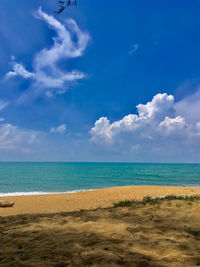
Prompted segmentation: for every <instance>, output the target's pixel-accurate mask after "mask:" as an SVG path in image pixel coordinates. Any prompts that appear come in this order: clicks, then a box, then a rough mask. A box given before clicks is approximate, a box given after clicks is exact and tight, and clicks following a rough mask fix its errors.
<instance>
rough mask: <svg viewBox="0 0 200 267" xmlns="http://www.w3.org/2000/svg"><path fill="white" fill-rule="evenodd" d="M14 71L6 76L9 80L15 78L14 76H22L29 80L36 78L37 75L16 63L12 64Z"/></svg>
mask: <svg viewBox="0 0 200 267" xmlns="http://www.w3.org/2000/svg"><path fill="white" fill-rule="evenodd" d="M12 69H13V71H9V72H8V73H7V74H6V77H7V78H10V77H13V76H18V75H19V76H21V77H23V78H24V79H28V78H34V77H35V74H34V73H31V72H28V71H27V70H26V69H25V67H24V66H23V65H22V64H19V63H16V62H12Z"/></svg>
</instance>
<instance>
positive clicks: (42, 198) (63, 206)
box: [0, 186, 200, 216]
mask: <svg viewBox="0 0 200 267" xmlns="http://www.w3.org/2000/svg"><path fill="white" fill-rule="evenodd" d="M166 195H200V187H173V186H121V187H111V188H104V189H94V190H87V191H81V192H74V193H52V194H42V195H20V196H3V197H2V196H1V197H0V200H6V201H14V203H15V204H14V207H12V208H0V216H10V215H19V214H35V213H40V214H41V213H42V214H45V213H57V212H72V211H80V210H92V209H97V208H107V207H111V206H112V205H113V203H116V202H119V201H123V200H138V201H140V200H142V199H143V198H144V197H145V196H152V197H163V196H166Z"/></svg>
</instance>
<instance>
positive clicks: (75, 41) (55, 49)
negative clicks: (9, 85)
mask: <svg viewBox="0 0 200 267" xmlns="http://www.w3.org/2000/svg"><path fill="white" fill-rule="evenodd" d="M35 17H36V18H37V19H41V20H43V21H44V22H46V23H47V24H48V26H49V27H50V28H52V29H53V30H54V31H55V32H56V34H57V36H56V37H53V45H52V47H51V48H50V49H47V48H44V49H43V50H41V51H40V52H39V53H37V54H36V55H35V57H34V60H33V71H32V72H29V71H27V70H26V69H25V67H24V66H23V65H22V64H18V63H16V62H13V66H12V71H9V72H8V73H7V74H6V77H8V78H10V77H12V76H16V75H19V76H21V77H23V78H25V79H29V78H34V79H35V82H34V84H33V85H35V87H37V88H38V87H40V88H51V90H52V91H55V92H57V88H59V89H62V90H58V93H61V92H62V93H64V92H65V91H66V90H67V89H68V86H69V85H70V84H72V83H73V82H75V81H77V80H80V79H83V78H84V77H85V76H86V75H85V74H84V73H82V72H80V71H78V70H71V71H62V70H61V69H60V68H59V67H58V63H59V61H60V60H61V59H66V60H67V59H70V58H76V57H80V56H82V55H83V52H84V50H85V49H86V47H87V44H88V41H89V34H88V33H87V32H83V31H81V30H80V29H79V27H78V26H77V24H76V22H75V21H74V20H73V19H68V20H66V21H65V25H64V24H62V23H61V22H59V21H58V20H57V19H55V18H54V17H53V16H52V15H48V14H46V13H45V12H43V11H42V9H41V8H39V9H38V11H37V12H36V13H35ZM49 91H50V90H49V89H48V92H49ZM48 96H50V93H48Z"/></svg>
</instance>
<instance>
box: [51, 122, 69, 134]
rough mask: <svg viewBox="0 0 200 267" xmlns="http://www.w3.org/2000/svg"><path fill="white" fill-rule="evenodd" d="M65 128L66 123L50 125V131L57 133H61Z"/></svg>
mask: <svg viewBox="0 0 200 267" xmlns="http://www.w3.org/2000/svg"><path fill="white" fill-rule="evenodd" d="M65 130H66V124H61V125H59V126H58V127H51V129H50V132H51V133H59V134H62V133H64V132H65Z"/></svg>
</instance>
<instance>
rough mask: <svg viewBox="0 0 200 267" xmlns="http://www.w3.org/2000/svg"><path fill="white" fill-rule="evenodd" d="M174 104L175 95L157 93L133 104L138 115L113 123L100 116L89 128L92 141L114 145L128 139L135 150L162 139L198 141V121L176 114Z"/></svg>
mask: <svg viewBox="0 0 200 267" xmlns="http://www.w3.org/2000/svg"><path fill="white" fill-rule="evenodd" d="M175 107H176V103H175V100H174V96H172V95H168V94H166V93H163V94H157V95H155V96H154V97H153V99H152V100H151V101H150V102H147V103H146V104H139V105H137V106H136V108H137V111H138V114H129V115H126V116H125V117H123V118H122V119H121V120H119V121H115V122H112V123H111V122H110V120H109V119H108V118H107V117H101V118H99V119H98V120H97V121H96V122H95V125H94V127H93V128H92V129H91V131H90V134H91V141H93V142H96V143H107V144H113V143H114V144H116V143H122V142H127V140H128V142H129V143H130V144H129V145H130V147H132V148H135V147H137V149H139V148H140V147H142V146H143V145H144V144H145V143H146V144H147V143H153V144H158V145H159V144H160V145H161V144H162V142H163V141H165V142H169V143H170V142H174V140H176V142H177V144H178V143H179V142H183V143H184V142H185V143H188V142H190V143H191V142H193V141H195V142H197V143H199V144H200V138H199V134H200V121H199V122H197V123H193V122H191V121H188V120H187V119H185V118H184V117H183V116H181V115H178V114H177V110H176V109H175ZM188 112H189V111H188ZM127 135H128V137H129V138H127ZM136 144H137V145H136ZM132 150H133V149H132Z"/></svg>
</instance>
